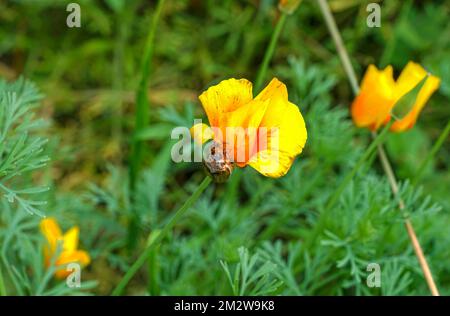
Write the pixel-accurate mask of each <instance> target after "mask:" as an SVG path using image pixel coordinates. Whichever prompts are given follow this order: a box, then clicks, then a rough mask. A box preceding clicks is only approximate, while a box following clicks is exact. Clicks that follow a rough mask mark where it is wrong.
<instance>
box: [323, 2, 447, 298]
mask: <svg viewBox="0 0 450 316" xmlns="http://www.w3.org/2000/svg"><path fill="white" fill-rule="evenodd" d="M317 1H318V2H319V6H320V9H321V11H322V14H323V17H324V19H325V22H326V24H327V27H328V30H329V32H330V33H331V36H332V38H333V41H334V44H335V45H336V50H337V51H338V54H339V58H340V59H341V62H342V65H343V67H344V69H345V72H346V74H347V78H348V80H349V81H350V85H351V87H352V89H353V92H354V94H355V95H357V94H358V93H359V87H358V80H357V78H356V74H355V71H354V69H353V66H352V64H351V62H350V57H349V55H348V52H347V50H346V49H345V45H344V43H343V41H342V38H341V35H340V33H339V29H338V27H337V25H336V22H335V20H334V17H333V14H332V13H331V10H330V7H329V6H328V3H327V1H326V0H317ZM376 136H377V133H376V132H372V137H373V138H375V137H376ZM377 149H378V157H379V158H380V161H381V164H382V166H383V170H384V172H385V174H386V176H387V178H388V180H389V184H390V186H391V190H392V193H393V194H394V196H395V197H396V198H398V201H399V209H400V211H402V213H403V211H404V209H405V203H404V201H403V200H402V199H401V198H400V197H399V196H398V184H397V180H396V178H395V174H394V171H393V170H392V166H391V164H390V162H389V158H388V157H387V155H386V152H385V151H384V148H383V145H381V144H380V145H378V148H377ZM405 227H406V230H407V232H408V236H409V239H410V240H411V244H412V246H413V248H414V252H415V254H416V257H417V259H418V261H419V264H420V267H421V268H422V272H423V275H424V277H425V280H426V281H427V284H428V287H429V288H430V291H431V294H432V295H433V296H439V291H438V289H437V287H436V283H435V282H434V279H433V275H432V274H431V270H430V267H429V266H428V262H427V260H426V257H425V255H424V253H423V251H422V247H421V246H420V243H419V240H418V238H417V235H416V233H415V231H414V228H413V226H412V223H411V221H410V220H409V218H407V217H405Z"/></svg>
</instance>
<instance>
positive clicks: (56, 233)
mask: <svg viewBox="0 0 450 316" xmlns="http://www.w3.org/2000/svg"><path fill="white" fill-rule="evenodd" d="M40 228H41V232H42V234H43V235H44V237H45V239H47V242H48V245H49V251H50V252H53V251H55V250H56V246H57V242H58V240H60V239H61V238H62V232H61V228H60V227H59V225H58V223H57V222H56V220H55V219H54V218H51V217H50V218H45V219H43V220H42V221H41V223H40ZM47 252H48V250H47Z"/></svg>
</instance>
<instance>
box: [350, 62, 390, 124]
mask: <svg viewBox="0 0 450 316" xmlns="http://www.w3.org/2000/svg"><path fill="white" fill-rule="evenodd" d="M394 88H395V82H394V79H393V71H392V67H391V66H388V67H386V68H385V69H384V70H378V69H377V68H376V67H375V66H374V65H370V66H369V68H368V69H367V71H366V73H365V75H364V78H363V80H362V83H361V89H360V92H359V94H358V96H357V97H356V98H355V100H354V101H353V103H352V106H351V113H352V118H353V121H354V122H355V125H356V126H358V127H368V128H370V129H372V130H376V129H378V127H380V126H381V125H382V124H383V123H385V122H386V121H388V120H389V118H390V111H391V109H392V107H393V106H394V104H395V94H394Z"/></svg>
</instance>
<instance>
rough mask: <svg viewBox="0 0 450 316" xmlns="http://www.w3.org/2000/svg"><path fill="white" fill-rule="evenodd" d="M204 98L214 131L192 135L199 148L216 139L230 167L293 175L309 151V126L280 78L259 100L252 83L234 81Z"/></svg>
mask: <svg viewBox="0 0 450 316" xmlns="http://www.w3.org/2000/svg"><path fill="white" fill-rule="evenodd" d="M199 99H200V101H201V103H202V105H203V108H204V109H205V112H206V115H207V116H208V120H209V123H210V125H211V127H208V126H207V125H205V124H202V123H200V124H196V125H194V126H193V127H192V128H191V134H192V135H193V138H194V140H195V141H196V142H197V143H200V144H203V143H205V142H206V141H207V140H209V139H213V140H214V142H216V143H218V144H220V145H221V146H222V147H223V156H224V157H223V158H224V160H225V162H227V161H228V160H231V161H232V162H233V164H235V165H237V166H238V167H241V168H242V167H245V166H247V165H249V166H251V167H253V168H254V169H256V170H257V171H258V172H260V173H261V174H263V175H265V176H268V177H273V178H277V177H281V176H283V175H285V174H286V173H287V172H288V170H289V168H290V167H291V165H292V163H293V161H294V159H295V157H296V156H297V155H299V154H300V153H301V152H302V150H303V147H304V146H305V143H306V139H307V132H306V127H305V121H304V120H303V117H302V114H301V113H300V110H299V108H298V107H297V106H296V105H295V104H293V103H291V102H289V100H288V92H287V89H286V86H285V85H284V84H283V83H282V82H280V81H279V80H278V79H277V78H274V79H272V81H271V82H270V83H269V84H268V85H267V87H266V88H265V89H264V90H263V91H261V93H260V94H259V95H258V96H256V97H255V98H253V94H252V83H251V82H250V81H248V80H246V79H239V80H237V79H234V78H233V79H228V80H224V81H222V82H220V83H219V84H218V85H215V86H212V87H210V88H209V89H208V90H206V91H205V92H203V93H202V94H201V95H200V97H199ZM230 131H231V132H230ZM229 152H231V154H228V153H229ZM215 154H216V155H217V152H216V153H215ZM220 154H222V152H221V153H220ZM227 155H228V156H227ZM220 166H221V165H220V164H219V167H220ZM225 167H226V166H225ZM228 171H229V170H228Z"/></svg>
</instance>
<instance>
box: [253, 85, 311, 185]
mask: <svg viewBox="0 0 450 316" xmlns="http://www.w3.org/2000/svg"><path fill="white" fill-rule="evenodd" d="M255 99H256V100H268V102H269V105H268V107H267V110H266V112H265V114H264V117H263V118H262V120H261V124H260V130H261V131H260V133H259V136H258V147H259V148H257V149H256V150H254V152H255V155H253V156H252V157H251V159H250V161H249V163H248V164H249V165H250V166H251V167H253V168H255V169H256V170H257V171H258V172H260V173H262V174H263V175H265V176H268V177H274V178H277V177H281V176H283V175H285V174H286V173H287V172H288V170H289V168H290V167H291V165H292V162H293V161H294V159H295V156H297V155H298V154H300V153H301V152H302V150H303V147H304V146H305V143H306V139H307V131H306V126H305V121H304V119H303V116H302V114H301V113H300V110H299V108H298V107H297V106H296V105H295V104H293V103H291V102H289V101H288V94H287V89H286V86H285V85H284V84H283V83H282V82H281V81H279V80H278V79H277V78H274V79H272V81H271V82H270V83H269V85H268V86H267V87H266V88H265V89H264V90H263V91H262V92H261V93H260V94H259V95H258V96H257V97H256V98H255ZM264 129H265V130H264ZM262 138H265V139H262Z"/></svg>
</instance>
